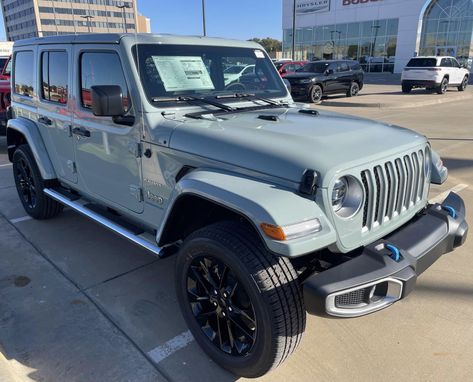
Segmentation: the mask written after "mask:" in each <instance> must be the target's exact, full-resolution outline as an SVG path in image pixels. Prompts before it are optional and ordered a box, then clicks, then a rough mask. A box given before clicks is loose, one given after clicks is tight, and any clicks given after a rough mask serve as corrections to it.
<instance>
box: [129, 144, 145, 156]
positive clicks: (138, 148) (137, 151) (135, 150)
mask: <svg viewBox="0 0 473 382" xmlns="http://www.w3.org/2000/svg"><path fill="white" fill-rule="evenodd" d="M128 151H129V152H130V153H132V154H133V155H134V156H135V158H141V156H142V155H143V147H142V145H141V143H140V142H132V143H130V144H129V145H128Z"/></svg>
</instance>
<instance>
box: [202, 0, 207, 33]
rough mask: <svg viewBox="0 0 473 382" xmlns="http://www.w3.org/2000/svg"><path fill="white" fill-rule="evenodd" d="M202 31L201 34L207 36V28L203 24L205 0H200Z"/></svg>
mask: <svg viewBox="0 0 473 382" xmlns="http://www.w3.org/2000/svg"><path fill="white" fill-rule="evenodd" d="M202 31H203V35H204V36H207V28H206V26H205V0H202Z"/></svg>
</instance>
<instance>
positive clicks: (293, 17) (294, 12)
mask: <svg viewBox="0 0 473 382" xmlns="http://www.w3.org/2000/svg"><path fill="white" fill-rule="evenodd" d="M295 60H296V0H294V3H293V4H292V61H295Z"/></svg>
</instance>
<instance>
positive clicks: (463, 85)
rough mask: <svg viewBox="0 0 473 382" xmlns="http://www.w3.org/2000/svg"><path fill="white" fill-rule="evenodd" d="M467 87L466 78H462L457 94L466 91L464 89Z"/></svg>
mask: <svg viewBox="0 0 473 382" xmlns="http://www.w3.org/2000/svg"><path fill="white" fill-rule="evenodd" d="M467 86H468V76H465V77H463V81H462V83H461V84H460V85H459V86H458V88H457V89H458V91H459V92H462V91H464V90H465V89H466V87H467Z"/></svg>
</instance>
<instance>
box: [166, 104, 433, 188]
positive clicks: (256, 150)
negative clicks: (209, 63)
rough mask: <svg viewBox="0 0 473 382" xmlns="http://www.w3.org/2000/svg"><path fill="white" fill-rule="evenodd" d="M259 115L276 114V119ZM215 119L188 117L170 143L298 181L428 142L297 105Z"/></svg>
mask: <svg viewBox="0 0 473 382" xmlns="http://www.w3.org/2000/svg"><path fill="white" fill-rule="evenodd" d="M261 116H275V117H277V121H268V120H265V119H261V118H260V117H261ZM218 117H219V120H206V119H190V118H189V119H187V120H186V121H185V122H184V123H182V124H180V125H179V126H177V127H176V128H175V129H174V131H173V133H172V136H171V139H170V143H169V145H170V147H171V148H173V149H176V150H180V151H184V152H187V153H190V154H195V155H198V156H201V157H206V158H208V159H211V160H215V161H217V162H224V163H226V164H229V165H232V166H236V167H239V168H244V169H249V170H253V171H256V172H259V173H263V174H268V175H271V176H276V177H279V178H283V179H286V180H289V181H293V182H300V180H301V178H302V174H303V173H304V171H305V170H306V169H314V170H316V171H318V172H319V174H320V175H321V176H322V177H324V176H325V175H327V173H328V172H329V171H331V172H332V173H333V172H338V171H343V170H347V169H349V168H350V167H354V166H358V165H361V164H364V163H369V162H373V161H376V162H382V159H383V158H384V157H387V156H389V155H395V154H397V153H401V152H404V151H406V150H408V149H411V148H412V147H414V146H418V145H421V144H425V142H426V138H425V137H424V136H421V135H419V134H417V133H415V132H413V131H410V130H408V129H404V128H400V127H396V126H390V125H385V124H382V123H379V122H375V121H371V120H366V119H361V118H354V117H349V116H346V115H342V114H336V113H329V112H320V113H319V114H318V115H311V114H303V113H300V112H299V109H298V108H289V109H266V110H260V111H255V112H243V113H234V114H228V115H221V114H220V115H218ZM326 182H327V180H325V181H324V185H325V183H326Z"/></svg>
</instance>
